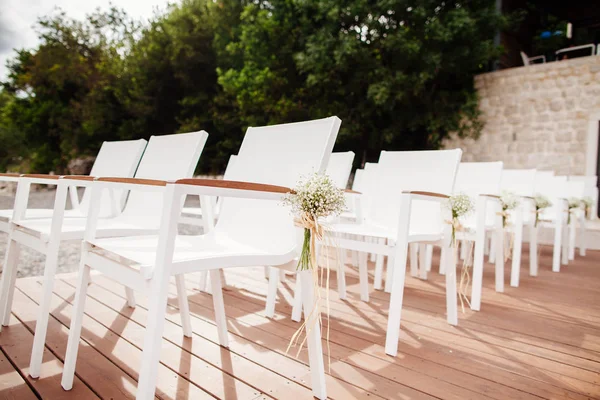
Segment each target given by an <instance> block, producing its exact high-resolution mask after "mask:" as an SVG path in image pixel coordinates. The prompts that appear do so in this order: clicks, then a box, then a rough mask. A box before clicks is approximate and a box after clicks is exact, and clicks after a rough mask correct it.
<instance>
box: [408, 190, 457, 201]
mask: <svg viewBox="0 0 600 400" xmlns="http://www.w3.org/2000/svg"><path fill="white" fill-rule="evenodd" d="M402 194H407V195H409V196H410V197H411V199H414V200H425V201H435V202H438V203H441V202H443V201H446V200H448V199H449V198H450V196H448V195H446V194H442V193H434V192H423V191H418V190H406V191H403V192H402Z"/></svg>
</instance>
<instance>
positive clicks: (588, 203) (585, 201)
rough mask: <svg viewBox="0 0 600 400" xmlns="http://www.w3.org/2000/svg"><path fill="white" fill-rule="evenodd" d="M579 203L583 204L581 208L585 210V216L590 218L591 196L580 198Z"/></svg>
mask: <svg viewBox="0 0 600 400" xmlns="http://www.w3.org/2000/svg"><path fill="white" fill-rule="evenodd" d="M581 204H583V208H584V210H585V217H586V218H588V219H589V218H592V206H593V205H594V200H592V198H591V197H589V196H586V197H584V198H583V199H581Z"/></svg>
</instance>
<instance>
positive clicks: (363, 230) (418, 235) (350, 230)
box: [328, 222, 442, 242]
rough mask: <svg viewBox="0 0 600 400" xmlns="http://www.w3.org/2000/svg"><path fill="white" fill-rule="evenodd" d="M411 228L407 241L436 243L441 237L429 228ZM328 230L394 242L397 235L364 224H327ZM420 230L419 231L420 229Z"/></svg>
mask: <svg viewBox="0 0 600 400" xmlns="http://www.w3.org/2000/svg"><path fill="white" fill-rule="evenodd" d="M414 225H415V226H411V228H410V232H409V233H408V236H409V241H425V242H428V241H437V240H440V239H441V237H442V232H441V231H440V232H439V233H436V232H433V231H432V230H431V229H430V227H428V226H425V225H419V224H414ZM328 228H329V229H331V230H332V231H333V232H335V233H342V234H346V235H360V236H371V237H377V238H385V239H391V240H396V238H397V236H398V235H397V233H396V232H394V231H393V230H391V229H389V228H387V227H384V226H379V225H376V224H374V223H370V222H364V223H362V224H353V223H337V224H329V225H328ZM420 228H421V229H420Z"/></svg>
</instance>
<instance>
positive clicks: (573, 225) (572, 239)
mask: <svg viewBox="0 0 600 400" xmlns="http://www.w3.org/2000/svg"><path fill="white" fill-rule="evenodd" d="M576 219H577V218H576V216H575V215H574V214H573V215H571V223H570V224H569V260H570V261H572V260H574V259H575V240H576V234H577V229H576V228H577V226H576V225H577V224H576Z"/></svg>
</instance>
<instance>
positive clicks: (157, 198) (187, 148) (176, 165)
mask: <svg viewBox="0 0 600 400" xmlns="http://www.w3.org/2000/svg"><path fill="white" fill-rule="evenodd" d="M207 138H208V133H206V132H205V131H200V132H192V133H178V134H174V135H163V136H152V137H151V138H150V140H149V141H148V146H146V151H145V152H144V155H143V156H142V161H140V165H139V167H138V169H137V171H136V173H135V177H136V178H141V179H160V180H177V179H182V178H191V177H192V175H193V174H194V170H195V169H196V165H198V160H199V158H200V154H201V153H202V150H203V149H204V145H205V144H206V139H207ZM162 199H163V195H162V193H158V192H156V193H153V192H140V191H132V192H131V193H130V195H129V199H128V200H127V205H126V206H125V210H124V211H123V215H128V216H145V217H148V218H155V219H156V220H157V221H158V220H160V214H161V210H162Z"/></svg>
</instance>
